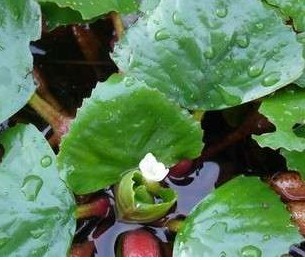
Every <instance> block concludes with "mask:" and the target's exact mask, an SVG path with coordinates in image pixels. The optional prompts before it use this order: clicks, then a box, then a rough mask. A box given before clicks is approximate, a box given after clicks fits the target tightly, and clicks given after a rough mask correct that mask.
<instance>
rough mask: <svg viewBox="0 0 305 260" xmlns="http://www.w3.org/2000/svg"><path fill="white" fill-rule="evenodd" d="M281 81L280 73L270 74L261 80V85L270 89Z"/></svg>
mask: <svg viewBox="0 0 305 260" xmlns="http://www.w3.org/2000/svg"><path fill="white" fill-rule="evenodd" d="M280 79H281V73H280V72H272V73H270V74H269V75H267V76H266V77H264V78H263V81H262V85H263V86H265V87H270V86H273V85H274V84H276V83H277V82H279V81H280Z"/></svg>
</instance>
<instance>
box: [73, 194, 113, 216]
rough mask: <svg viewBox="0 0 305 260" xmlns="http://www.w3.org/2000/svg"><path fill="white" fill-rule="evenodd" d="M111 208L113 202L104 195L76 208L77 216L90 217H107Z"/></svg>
mask: <svg viewBox="0 0 305 260" xmlns="http://www.w3.org/2000/svg"><path fill="white" fill-rule="evenodd" d="M110 208H111V204H110V201H109V199H108V198H106V197H102V198H99V199H97V200H95V201H93V202H90V203H87V204H82V205H79V206H78V207H77V208H76V212H75V215H76V218H77V219H81V218H90V217H101V218H105V217H106V216H107V215H108V213H109V211H110Z"/></svg>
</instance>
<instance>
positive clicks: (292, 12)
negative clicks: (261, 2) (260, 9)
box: [266, 0, 305, 32]
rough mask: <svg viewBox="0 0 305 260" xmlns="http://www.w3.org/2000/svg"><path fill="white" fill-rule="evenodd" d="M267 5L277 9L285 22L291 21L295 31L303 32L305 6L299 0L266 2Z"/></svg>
mask: <svg viewBox="0 0 305 260" xmlns="http://www.w3.org/2000/svg"><path fill="white" fill-rule="evenodd" d="M266 1H267V3H268V4H270V5H272V6H274V7H276V8H279V9H280V11H281V12H282V13H283V14H284V15H285V16H286V20H290V19H292V20H293V24H294V27H295V29H296V30H297V31H300V32H304V31H305V4H304V2H303V1H300V0H266Z"/></svg>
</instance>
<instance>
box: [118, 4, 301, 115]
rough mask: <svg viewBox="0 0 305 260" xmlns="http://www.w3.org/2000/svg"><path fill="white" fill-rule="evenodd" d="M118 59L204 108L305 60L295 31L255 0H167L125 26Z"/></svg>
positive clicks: (246, 95) (252, 94) (293, 72)
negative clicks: (129, 25) (133, 23)
mask: <svg viewBox="0 0 305 260" xmlns="http://www.w3.org/2000/svg"><path fill="white" fill-rule="evenodd" d="M241 6H242V7H243V8H240V7H241ZM186 10H187V11H186ZM113 59H114V60H115V62H116V63H117V64H118V66H119V68H120V70H121V71H123V72H125V73H127V74H128V75H131V76H133V77H136V78H138V79H139V80H143V81H145V82H146V84H147V85H148V86H149V87H152V88H158V89H159V90H160V91H162V92H164V93H166V94H167V96H169V97H170V98H173V99H174V100H176V101H177V102H179V103H180V105H181V106H182V107H186V108H188V109H198V108H200V109H205V110H207V109H211V110H213V109H221V108H225V107H231V106H235V105H238V104H241V103H244V102H247V101H251V100H254V99H257V98H259V97H262V96H265V95H267V94H269V93H272V92H273V91H275V90H276V89H279V88H281V87H283V86H285V85H287V84H288V83H290V82H292V81H294V80H295V79H297V78H298V77H299V76H300V75H301V73H302V69H303V67H304V60H303V58H302V46H301V44H300V43H298V42H297V40H296V36H295V33H294V32H293V31H292V29H291V28H290V27H288V26H286V25H284V24H283V22H282V20H281V18H280V17H279V16H278V15H277V14H276V13H275V12H274V10H272V9H271V8H270V7H266V6H265V5H264V4H263V3H261V2H260V1H256V0H251V1H245V0H229V1H222V0H199V1H191V2H189V1H183V0H173V1H167V0H161V1H160V4H159V5H158V6H157V7H156V9H154V10H153V11H152V12H149V13H148V14H147V15H145V16H144V17H143V18H141V19H139V20H138V22H137V23H136V24H135V25H134V26H133V27H132V28H130V29H129V30H128V31H127V32H126V35H125V37H124V38H123V40H122V42H121V43H119V44H118V45H117V46H116V48H115V52H114V54H113Z"/></svg>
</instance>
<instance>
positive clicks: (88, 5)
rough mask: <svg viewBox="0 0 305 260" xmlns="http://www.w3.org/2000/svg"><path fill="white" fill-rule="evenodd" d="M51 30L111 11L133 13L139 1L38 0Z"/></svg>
mask: <svg viewBox="0 0 305 260" xmlns="http://www.w3.org/2000/svg"><path fill="white" fill-rule="evenodd" d="M38 2H39V3H40V4H41V6H42V11H43V13H44V15H45V16H46V20H47V24H48V27H49V29H54V28H55V27H56V26H59V25H65V24H70V23H78V22H86V21H89V20H91V19H93V18H96V17H98V16H101V15H103V14H107V13H109V12H111V11H116V12H119V13H131V12H134V11H136V10H137V8H138V2H137V0H120V1H116V0H73V1H72V0H71V1H70V0H38Z"/></svg>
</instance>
